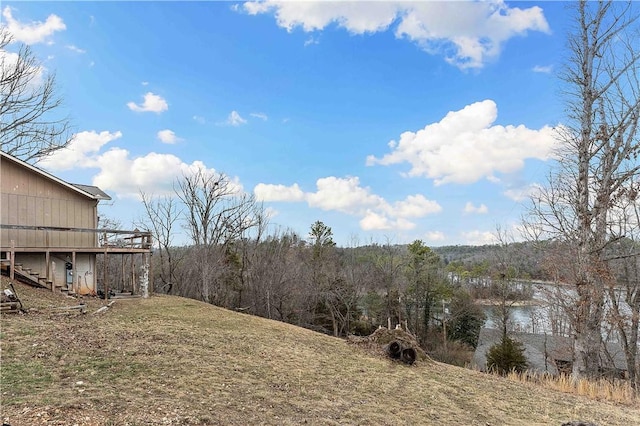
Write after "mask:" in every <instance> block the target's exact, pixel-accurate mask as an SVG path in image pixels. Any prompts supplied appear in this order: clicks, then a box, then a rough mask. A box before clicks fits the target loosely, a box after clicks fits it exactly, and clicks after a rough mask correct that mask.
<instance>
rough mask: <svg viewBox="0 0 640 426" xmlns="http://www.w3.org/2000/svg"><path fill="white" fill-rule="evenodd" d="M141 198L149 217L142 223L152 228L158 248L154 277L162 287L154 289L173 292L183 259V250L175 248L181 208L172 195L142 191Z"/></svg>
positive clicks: (168, 292)
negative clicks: (174, 243) (153, 194)
mask: <svg viewBox="0 0 640 426" xmlns="http://www.w3.org/2000/svg"><path fill="white" fill-rule="evenodd" d="M140 198H141V199H142V205H143V206H144V208H145V211H146V214H147V217H146V219H148V221H147V220H145V221H144V223H143V224H141V225H142V226H144V227H146V228H148V227H150V228H151V229H150V231H151V232H152V233H153V238H154V242H155V244H157V250H158V257H159V262H157V265H158V269H159V270H158V271H156V273H155V274H154V277H155V278H156V279H157V280H158V281H159V284H160V287H158V286H154V289H155V290H156V291H161V292H163V293H167V294H172V292H173V288H174V286H175V285H176V284H178V279H177V276H176V273H177V270H178V266H179V265H180V262H181V260H182V256H181V253H182V251H178V250H174V249H173V238H174V236H175V227H176V225H177V222H178V220H180V217H181V210H180V209H179V206H178V203H177V202H176V199H175V198H173V197H171V196H164V197H154V196H152V195H148V194H145V193H144V192H141V193H140Z"/></svg>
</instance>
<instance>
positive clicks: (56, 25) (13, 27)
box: [2, 6, 67, 44]
mask: <svg viewBox="0 0 640 426" xmlns="http://www.w3.org/2000/svg"><path fill="white" fill-rule="evenodd" d="M11 10H12V9H11V8H10V7H9V6H6V7H5V8H4V9H3V10H2V16H3V17H4V21H5V22H4V23H3V26H5V27H6V28H7V29H8V30H9V32H10V33H11V34H12V35H13V39H14V41H17V42H22V43H26V44H36V43H43V42H47V41H49V42H50V40H48V38H49V36H51V35H53V33H55V32H56V31H63V30H65V29H67V27H66V25H65V24H64V22H63V21H62V18H60V17H59V16H57V15H54V14H51V15H49V16H48V17H47V19H46V21H44V22H40V21H32V22H30V23H22V22H19V21H18V20H16V19H15V18H14V17H13V14H12V13H11Z"/></svg>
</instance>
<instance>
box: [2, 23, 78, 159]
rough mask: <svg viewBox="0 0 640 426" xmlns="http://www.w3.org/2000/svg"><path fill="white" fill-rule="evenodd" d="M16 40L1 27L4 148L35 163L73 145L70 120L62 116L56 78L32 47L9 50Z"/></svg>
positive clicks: (7, 151)
mask: <svg viewBox="0 0 640 426" xmlns="http://www.w3.org/2000/svg"><path fill="white" fill-rule="evenodd" d="M12 41H13V38H12V36H11V34H10V33H9V30H8V29H7V28H6V27H2V26H0V148H1V149H2V151H4V152H6V153H8V154H11V155H13V156H15V157H18V158H21V159H22V160H25V161H29V160H35V159H38V158H40V157H43V156H45V155H47V154H49V153H51V152H53V151H56V150H58V149H60V148H63V147H65V146H66V145H67V144H68V143H69V136H70V125H69V119H68V117H66V116H60V115H59V111H60V107H61V106H62V98H61V97H59V96H58V94H57V92H56V81H55V75H53V74H46V73H45V70H44V68H43V67H42V65H41V64H40V62H39V61H38V59H37V58H36V56H35V55H34V53H33V51H32V50H31V48H30V47H29V46H27V45H22V46H21V47H20V48H19V49H18V51H17V52H9V51H7V47H8V46H9V44H11V43H12Z"/></svg>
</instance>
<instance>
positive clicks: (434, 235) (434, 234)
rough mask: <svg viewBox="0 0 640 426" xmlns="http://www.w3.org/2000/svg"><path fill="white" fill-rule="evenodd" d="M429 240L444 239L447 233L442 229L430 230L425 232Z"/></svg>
mask: <svg viewBox="0 0 640 426" xmlns="http://www.w3.org/2000/svg"><path fill="white" fill-rule="evenodd" d="M425 238H426V240H427V241H444V240H445V235H444V233H443V232H442V231H429V232H427V233H426V234H425Z"/></svg>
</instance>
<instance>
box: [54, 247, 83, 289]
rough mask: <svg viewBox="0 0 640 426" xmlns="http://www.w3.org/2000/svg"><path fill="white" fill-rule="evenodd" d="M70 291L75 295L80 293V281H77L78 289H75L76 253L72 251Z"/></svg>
mask: <svg viewBox="0 0 640 426" xmlns="http://www.w3.org/2000/svg"><path fill="white" fill-rule="evenodd" d="M71 268H72V269H71V290H72V291H74V292H76V293H80V280H78V288H76V285H75V283H76V278H77V277H76V274H77V271H78V269H77V268H76V252H75V251H72V252H71ZM51 288H52V289H53V288H55V286H51Z"/></svg>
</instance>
